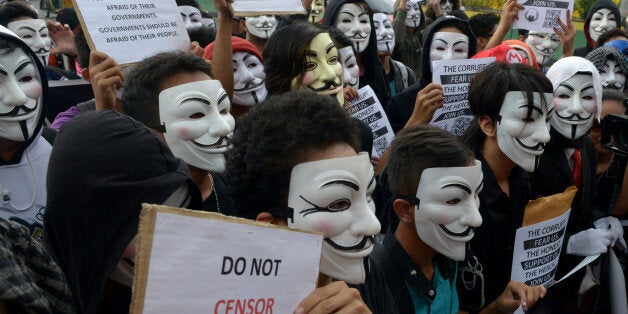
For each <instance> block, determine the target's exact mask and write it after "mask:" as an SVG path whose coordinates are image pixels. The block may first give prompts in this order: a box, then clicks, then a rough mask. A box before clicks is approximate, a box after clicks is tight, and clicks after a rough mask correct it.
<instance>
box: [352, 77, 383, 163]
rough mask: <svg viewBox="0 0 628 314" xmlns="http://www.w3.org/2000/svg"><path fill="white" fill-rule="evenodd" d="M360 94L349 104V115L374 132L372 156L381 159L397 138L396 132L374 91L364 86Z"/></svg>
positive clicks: (359, 91)
mask: <svg viewBox="0 0 628 314" xmlns="http://www.w3.org/2000/svg"><path fill="white" fill-rule="evenodd" d="M358 94H359V96H358V97H357V98H356V99H354V100H352V101H350V102H349V106H348V107H347V113H349V115H350V116H352V117H354V118H356V119H359V120H361V121H362V122H364V123H366V124H368V125H369V126H370V127H371V131H373V150H372V151H371V156H375V157H377V158H381V157H382V155H384V152H385V151H386V149H387V148H388V146H390V143H392V141H393V139H394V138H395V132H393V129H392V127H391V126H390V122H389V121H388V117H387V116H386V113H385V112H384V107H382V104H381V103H380V102H379V99H377V96H376V95H375V92H374V91H373V89H372V88H371V87H370V86H364V87H362V88H360V89H359V90H358Z"/></svg>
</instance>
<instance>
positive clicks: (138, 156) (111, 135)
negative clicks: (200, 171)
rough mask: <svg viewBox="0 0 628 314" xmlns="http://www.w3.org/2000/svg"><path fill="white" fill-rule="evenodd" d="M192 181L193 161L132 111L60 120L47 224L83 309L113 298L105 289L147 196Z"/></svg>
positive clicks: (159, 199)
mask: <svg viewBox="0 0 628 314" xmlns="http://www.w3.org/2000/svg"><path fill="white" fill-rule="evenodd" d="M186 182H189V183H190V184H192V185H193V181H192V180H191V178H190V174H189V170H188V167H187V165H186V164H185V163H184V162H183V161H182V160H180V159H177V158H175V157H174V156H173V155H172V153H171V152H170V150H169V149H168V147H167V146H166V144H165V143H164V142H163V141H162V140H161V139H160V138H159V137H157V136H156V135H155V134H153V133H152V132H151V131H150V130H149V129H148V128H146V127H145V126H144V125H143V124H141V123H140V122H137V121H135V120H133V119H132V118H130V117H127V116H124V115H122V114H120V113H118V112H115V111H109V110H107V111H92V112H84V113H82V114H81V115H79V116H77V117H76V118H74V119H72V120H70V121H68V122H67V123H66V124H64V125H63V127H61V129H60V131H59V133H58V135H57V138H56V140H55V146H54V148H53V150H52V154H51V156H50V167H49V168H48V179H47V188H48V199H47V204H48V209H47V211H46V214H45V217H44V227H45V232H46V245H47V246H48V250H49V251H50V252H51V253H52V254H53V255H54V256H55V258H56V260H57V262H58V264H59V266H60V267H61V269H62V270H63V271H64V273H65V274H66V276H67V279H68V282H69V284H70V287H71V289H72V293H73V295H74V299H75V301H76V303H77V308H78V311H79V313H97V312H100V311H103V308H106V307H107V306H108V305H109V304H108V303H107V302H103V289H104V287H105V283H106V282H107V279H108V278H109V276H110V275H111V272H112V271H113V269H114V267H115V266H116V265H117V263H118V261H119V259H120V256H121V255H122V253H123V251H124V249H125V248H126V247H127V245H128V244H129V243H130V241H131V240H132V239H133V237H135V235H136V234H137V228H138V222H139V214H140V210H141V203H154V204H162V203H163V202H164V201H165V200H166V199H167V198H168V197H169V196H170V195H171V194H172V193H173V192H174V191H175V190H177V189H178V188H179V187H180V186H182V185H183V184H185V183H186ZM191 192H192V197H193V200H194V202H193V204H192V205H191V206H190V207H191V208H193V209H198V206H200V195H199V192H198V189H191ZM128 291H129V292H128V294H129V296H130V290H128ZM121 303H124V302H121ZM122 305H123V306H126V307H128V304H122ZM126 312H128V308H127V309H126Z"/></svg>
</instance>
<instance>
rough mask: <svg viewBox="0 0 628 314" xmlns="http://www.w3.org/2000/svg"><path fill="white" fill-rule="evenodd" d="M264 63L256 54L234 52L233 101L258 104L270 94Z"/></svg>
mask: <svg viewBox="0 0 628 314" xmlns="http://www.w3.org/2000/svg"><path fill="white" fill-rule="evenodd" d="M264 78H266V74H265V73H264V65H263V64H262V61H260V60H259V58H257V56H256V55H254V54H252V53H250V52H246V51H236V52H234V53H233V103H234V104H238V105H243V106H253V105H256V104H258V103H260V102H262V101H264V99H266V96H267V95H268V91H267V90H266V86H264Z"/></svg>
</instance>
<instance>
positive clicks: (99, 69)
mask: <svg viewBox="0 0 628 314" xmlns="http://www.w3.org/2000/svg"><path fill="white" fill-rule="evenodd" d="M89 76H90V80H91V82H92V89H93V90H94V99H95V100H96V110H112V109H114V108H116V107H117V106H118V105H117V101H116V92H117V91H118V90H120V88H122V85H123V84H124V76H123V75H122V69H121V68H120V66H118V63H116V61H114V60H113V59H112V58H111V57H109V56H108V55H106V54H105V53H102V52H100V51H92V52H91V53H90V54H89Z"/></svg>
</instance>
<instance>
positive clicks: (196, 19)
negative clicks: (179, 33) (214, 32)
mask: <svg viewBox="0 0 628 314" xmlns="http://www.w3.org/2000/svg"><path fill="white" fill-rule="evenodd" d="M179 11H181V17H182V18H183V23H184V24H185V29H186V30H188V31H189V30H191V29H193V28H196V27H201V26H203V23H202V21H201V19H202V17H201V10H199V9H198V8H196V7H194V6H191V5H179Z"/></svg>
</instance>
